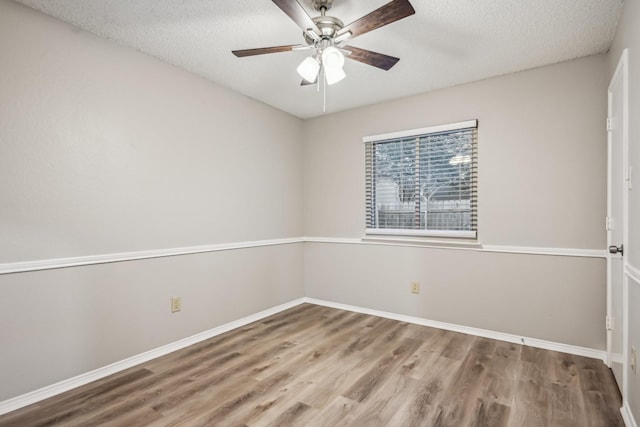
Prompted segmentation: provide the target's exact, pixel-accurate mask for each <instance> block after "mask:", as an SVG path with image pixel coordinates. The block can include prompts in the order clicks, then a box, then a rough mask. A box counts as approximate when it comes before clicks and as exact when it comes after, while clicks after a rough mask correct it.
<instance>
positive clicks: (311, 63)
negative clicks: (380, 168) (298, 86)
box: [297, 57, 320, 83]
mask: <svg viewBox="0 0 640 427" xmlns="http://www.w3.org/2000/svg"><path fill="white" fill-rule="evenodd" d="M297 71H298V74H300V76H302V78H303V79H305V80H306V81H308V82H309V83H313V82H315V81H316V79H317V78H318V73H319V72H320V63H319V62H318V61H316V60H315V58H312V57H308V58H305V60H304V61H302V62H301V63H300V65H298V68H297Z"/></svg>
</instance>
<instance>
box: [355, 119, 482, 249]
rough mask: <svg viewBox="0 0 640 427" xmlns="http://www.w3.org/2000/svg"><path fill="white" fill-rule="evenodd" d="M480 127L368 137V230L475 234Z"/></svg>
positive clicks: (470, 124) (458, 126)
mask: <svg viewBox="0 0 640 427" xmlns="http://www.w3.org/2000/svg"><path fill="white" fill-rule="evenodd" d="M477 128H478V122H477V120H471V121H467V122H460V123H453V124H449V125H442V126H434V127H429V128H424V129H415V130H411V131H405V132H398V133H392V134H385V135H377V136H370V137H365V138H364V142H365V155H366V160H365V167H366V205H367V206H366V209H367V220H366V227H367V229H366V232H367V234H388V235H401V236H435V237H462V238H475V237H476V232H477Z"/></svg>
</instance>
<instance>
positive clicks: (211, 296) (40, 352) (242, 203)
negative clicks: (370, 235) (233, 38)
mask: <svg viewBox="0 0 640 427" xmlns="http://www.w3.org/2000/svg"><path fill="white" fill-rule="evenodd" d="M0 64H2V66H1V69H2V71H1V73H0V236H2V238H1V239H0V264H2V263H5V264H6V263H12V262H22V261H34V260H47V259H54V258H64V257H77V256H87V255H103V254H114V253H121V252H131V251H140V250H159V249H171V248H180V247H189V246H194V245H211V244H218V243H233V242H245V241H256V240H264V239H280V238H286V237H299V236H301V235H302V218H301V217H302V215H301V206H302V185H301V182H302V168H301V163H300V161H299V159H300V157H301V155H302V154H301V153H302V146H301V143H300V139H301V132H302V122H301V121H300V120H299V119H296V118H294V117H291V116H289V115H287V114H285V113H282V112H280V111H278V110H275V109H273V108H271V107H267V106H265V105H263V104H259V103H257V102H255V101H253V100H250V99H248V98H245V97H243V96H240V95H237V94H235V93H233V92H231V91H229V90H227V89H224V88H221V87H218V86H216V85H213V84H211V83H210V82H206V81H204V80H201V79H199V78H196V77H194V76H192V75H190V74H188V73H186V72H183V71H181V70H179V69H177V68H175V67H172V66H170V65H167V64H164V63H162V62H159V61H157V60H155V59H153V58H150V57H147V56H144V55H142V54H140V53H138V52H135V51H133V50H131V49H128V48H124V47H122V46H119V45H117V44H114V43H112V42H109V41H106V40H103V39H100V38H98V37H96V36H93V35H90V34H88V33H86V32H83V31H80V30H78V29H76V28H73V27H71V26H69V25H66V24H63V23H61V22H59V21H56V20H54V19H52V18H49V17H47V16H45V15H42V14H40V13H37V12H34V11H32V10H31V9H28V8H26V7H24V6H21V5H17V4H15V3H13V2H11V1H0ZM302 250H303V248H302V244H293V245H283V246H270V247H261V248H249V249H240V250H234V251H229V252H214V253H208V254H200V255H186V256H176V257H168V258H162V259H154V260H145V261H131V262H122V263H114V264H105V265H96V266H87V267H76V268H68V269H61V270H49V271H41V272H31V273H20V274H6V275H0V290H2V296H3V299H4V300H5V301H11V303H10V304H8V305H9V306H8V307H5V309H3V310H0V342H2V351H0V401H2V400H4V399H7V398H10V397H13V396H16V395H19V394H21V393H25V392H28V391H32V390H34V389H36V388H39V387H43V386H46V385H49V384H52V383H54V382H56V381H60V380H63V379H67V378H70V377H72V376H74V375H77V374H81V373H84V372H87V371H90V370H92V369H96V368H98V367H102V366H104V365H107V364H109V363H112V362H116V361H119V360H122V359H124V358H126V357H129V356H132V355H136V354H139V353H141V352H144V351H146V350H150V349H153V348H156V347H158V346H161V345H164V344H167V343H170V342H173V341H176V340H178V339H181V338H185V337H187V336H190V335H193V334H195V333H198V332H201V331H204V330H208V329H210V328H213V327H215V326H218V325H221V324H224V323H227V322H229V321H232V320H235V319H238V318H241V317H243V316H246V315H249V314H253V313H256V312H258V311H261V310H264V309H266V308H270V307H273V306H275V305H278V304H281V303H284V302H288V301H291V300H293V299H296V298H299V297H302V296H303V286H302V266H303V258H302V255H303V254H302ZM171 296H181V297H182V298H183V310H182V312H180V313H177V314H174V315H171V314H170V313H169V301H170V297H171Z"/></svg>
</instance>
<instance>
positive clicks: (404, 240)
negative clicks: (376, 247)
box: [361, 234, 482, 249]
mask: <svg viewBox="0 0 640 427" xmlns="http://www.w3.org/2000/svg"><path fill="white" fill-rule="evenodd" d="M361 240H362V241H363V242H368V243H384V244H390V245H393V244H396V245H411V246H424V247H433V248H450V249H482V244H481V243H480V242H479V241H478V240H476V239H453V238H432V237H411V236H391V235H375V234H367V235H365V236H364V237H362V239H361Z"/></svg>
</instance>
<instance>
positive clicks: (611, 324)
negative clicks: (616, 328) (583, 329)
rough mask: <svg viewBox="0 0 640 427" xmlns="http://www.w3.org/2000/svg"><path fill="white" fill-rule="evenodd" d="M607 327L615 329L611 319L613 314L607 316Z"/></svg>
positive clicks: (608, 329)
mask: <svg viewBox="0 0 640 427" xmlns="http://www.w3.org/2000/svg"><path fill="white" fill-rule="evenodd" d="M605 327H606V328H607V331H610V330H612V329H613V320H611V316H606V317H605Z"/></svg>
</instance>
